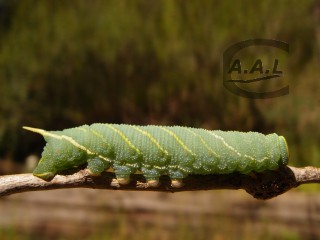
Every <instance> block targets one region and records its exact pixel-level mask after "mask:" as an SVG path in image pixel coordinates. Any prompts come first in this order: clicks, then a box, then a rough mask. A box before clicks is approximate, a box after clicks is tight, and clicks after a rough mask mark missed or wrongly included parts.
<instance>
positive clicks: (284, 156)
mask: <svg viewBox="0 0 320 240" xmlns="http://www.w3.org/2000/svg"><path fill="white" fill-rule="evenodd" d="M279 148H280V157H281V159H280V163H281V164H282V165H287V163H288V160H289V149H288V144H287V141H286V139H285V138H284V137H283V136H279Z"/></svg>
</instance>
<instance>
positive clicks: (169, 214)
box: [0, 0, 320, 239]
mask: <svg viewBox="0 0 320 240" xmlns="http://www.w3.org/2000/svg"><path fill="white" fill-rule="evenodd" d="M252 38H267V39H276V40H280V41H284V42H287V43H289V45H290V54H289V57H288V58H289V68H288V71H286V73H285V74H286V76H287V78H288V79H289V85H290V93H289V94H288V95H285V96H282V97H277V98H271V99H247V98H242V97H239V96H237V95H234V94H232V93H231V92H229V91H228V90H227V89H225V88H224V87H223V84H222V54H223V51H224V50H225V49H226V48H228V47H229V46H230V45H232V44H234V43H236V42H239V41H243V40H247V39H252ZM319 63H320V1H317V0H306V1H298V0H291V1H289V0H284V1H252V0H242V1H233V2H231V1H222V0H217V1H211V0H202V1H188V2H185V1H182V0H172V1H164V0H163V1H147V0H130V1H129V0H124V1H112V0H108V1H102V0H90V1H89V0H87V1H86V0H82V1H60V0H55V1H53V0H48V1H40V0H26V1H21V0H10V1H9V0H0V174H13V173H20V172H28V171H31V170H32V168H33V167H34V163H35V162H36V161H37V160H36V159H37V158H38V157H39V156H40V154H41V151H42V149H43V146H44V144H45V143H44V140H43V139H42V138H41V137H40V136H38V135H36V134H31V133H29V132H26V131H23V130H22V126H24V125H26V126H33V127H38V128H45V129H49V130H56V129H64V128H68V127H74V126H78V125H82V124H91V123H95V122H106V123H130V124H161V125H183V126H192V127H202V128H207V129H222V130H240V131H259V132H262V133H269V132H277V133H278V134H279V135H283V136H285V137H286V139H287V141H288V144H289V148H290V157H291V159H290V165H294V166H305V165H313V166H318V167H319V166H320V148H319V144H320V127H319V122H320V94H319V93H318V89H320V81H319V77H320V71H319ZM319 189H320V188H319V187H318V186H317V185H316V184H313V185H310V186H306V187H299V188H298V189H297V190H295V191H291V192H290V193H287V194H284V195H283V196H281V197H278V198H276V199H274V200H269V201H266V202H262V201H257V200H254V199H251V197H250V196H247V195H246V194H245V193H244V192H242V191H208V192H199V193H192V194H191V193H176V194H165V193H132V192H121V191H117V192H116V191H102V190H98V191H97V190H85V189H72V190H59V191H47V192H37V193H36V192H30V193H24V194H17V195H14V196H10V197H6V198H2V199H1V201H0V236H1V239H72V238H74V237H77V238H80V239H125V238H128V237H130V238H133V239H141V238H146V239H233V238H234V239H239V238H240V239H257V238H258V239H274V238H281V239H300V238H302V236H304V239H306V238H307V239H317V237H318V236H319V234H320V230H319V229H318V228H317V226H319V225H318V224H319V223H320V210H319V209H320V194H319Z"/></svg>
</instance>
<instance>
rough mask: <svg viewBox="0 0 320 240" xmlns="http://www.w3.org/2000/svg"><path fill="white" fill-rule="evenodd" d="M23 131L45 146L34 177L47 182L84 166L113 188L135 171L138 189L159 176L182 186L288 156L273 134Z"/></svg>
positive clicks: (95, 128)
mask: <svg viewBox="0 0 320 240" xmlns="http://www.w3.org/2000/svg"><path fill="white" fill-rule="evenodd" d="M24 128H25V129H26V130H30V131H33V132H37V133H39V134H41V135H43V136H44V138H45V140H46V142H47V144H46V146H45V148H44V151H43V153H42V157H41V160H40V162H39V164H38V166H37V167H36V169H35V170H34V172H33V174H34V175H35V176H38V177H40V178H43V179H51V178H52V177H54V175H55V174H57V173H58V172H59V171H62V170H67V169H70V168H73V167H77V166H80V165H83V164H87V168H88V171H89V172H90V174H91V175H99V174H100V173H101V172H103V171H106V170H110V169H113V171H114V172H115V175H116V179H114V181H113V182H112V183H111V185H112V186H115V187H119V186H120V185H122V184H127V183H128V182H129V179H130V174H133V173H136V172H140V173H142V174H143V176H144V177H145V178H146V183H141V182H138V183H137V187H140V188H146V187H156V186H158V185H159V177H160V176H161V175H168V176H169V177H170V178H171V180H172V186H173V187H181V186H182V179H183V178H185V177H186V176H188V175H189V174H202V175H204V174H228V173H233V172H239V173H242V174H249V173H251V172H253V171H255V172H261V171H265V170H274V169H277V168H279V167H280V166H283V165H286V164H287V162H288V157H289V152H288V147H287V144H286V141H285V139H284V137H282V136H278V135H277V134H269V135H263V134H261V133H257V132H247V133H245V132H235V131H219V130H216V131H210V130H205V129H199V128H188V127H179V126H152V125H147V126H137V125H125V124H102V123H96V124H92V125H90V126H88V125H83V126H80V127H76V128H70V129H65V130H62V131H46V130H42V129H36V128H30V127H24Z"/></svg>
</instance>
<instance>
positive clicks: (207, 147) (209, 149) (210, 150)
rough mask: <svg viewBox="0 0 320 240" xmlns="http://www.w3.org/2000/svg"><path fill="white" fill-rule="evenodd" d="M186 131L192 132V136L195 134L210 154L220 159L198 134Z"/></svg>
mask: <svg viewBox="0 0 320 240" xmlns="http://www.w3.org/2000/svg"><path fill="white" fill-rule="evenodd" d="M186 130H188V131H189V132H191V133H192V134H194V135H195V136H197V137H198V138H199V139H200V141H201V142H202V144H203V145H204V146H205V147H206V149H208V151H209V152H211V153H213V154H214V155H215V156H216V157H220V156H219V155H218V154H217V153H216V152H215V151H214V150H213V149H212V148H211V147H210V146H209V145H208V144H207V142H206V141H205V140H204V139H203V138H202V137H201V136H200V135H199V134H197V133H195V132H194V131H192V130H191V129H189V128H186Z"/></svg>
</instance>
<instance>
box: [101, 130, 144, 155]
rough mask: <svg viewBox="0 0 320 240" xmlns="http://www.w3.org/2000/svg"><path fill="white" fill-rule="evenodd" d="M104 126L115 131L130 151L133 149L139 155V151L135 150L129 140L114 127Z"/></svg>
mask: <svg viewBox="0 0 320 240" xmlns="http://www.w3.org/2000/svg"><path fill="white" fill-rule="evenodd" d="M106 126H107V127H108V128H110V129H112V130H113V131H115V132H116V133H117V134H118V135H119V136H120V137H121V138H122V139H123V140H124V141H125V142H126V143H127V144H128V145H129V146H130V147H131V148H132V149H134V150H135V151H136V152H137V153H138V154H141V152H140V150H139V149H138V148H136V146H134V145H133V144H132V143H131V142H130V140H129V139H128V138H127V137H126V136H125V135H124V134H123V133H122V132H121V131H120V130H119V129H117V128H115V127H114V126H112V125H110V124H106Z"/></svg>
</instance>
